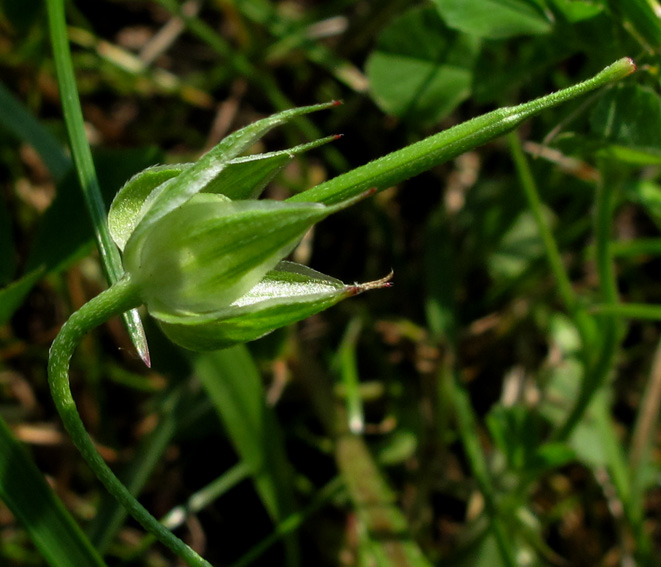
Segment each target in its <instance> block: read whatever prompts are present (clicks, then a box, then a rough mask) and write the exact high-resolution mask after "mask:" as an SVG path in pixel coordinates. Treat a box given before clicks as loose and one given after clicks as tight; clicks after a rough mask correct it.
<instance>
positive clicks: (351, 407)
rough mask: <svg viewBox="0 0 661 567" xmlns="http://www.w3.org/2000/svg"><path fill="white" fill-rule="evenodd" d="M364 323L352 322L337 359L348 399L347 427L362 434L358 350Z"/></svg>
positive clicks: (354, 320)
mask: <svg viewBox="0 0 661 567" xmlns="http://www.w3.org/2000/svg"><path fill="white" fill-rule="evenodd" d="M361 326H362V323H361V321H360V319H359V318H354V319H352V320H351V322H350V323H349V325H348V326H347V329H346V331H345V333H344V337H343V338H342V343H341V344H340V348H339V349H338V351H337V358H336V359H335V361H336V363H337V366H338V369H339V374H340V377H341V379H342V385H343V386H344V396H345V398H346V412H347V426H348V427H349V431H351V433H355V434H359V433H362V431H363V428H364V426H365V417H364V415H363V401H362V399H361V397H360V382H359V378H358V361H357V357H356V348H357V343H358V337H359V335H360V330H361Z"/></svg>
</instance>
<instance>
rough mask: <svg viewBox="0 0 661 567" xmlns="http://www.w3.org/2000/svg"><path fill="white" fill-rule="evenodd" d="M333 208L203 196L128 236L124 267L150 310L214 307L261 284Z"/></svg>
mask: <svg viewBox="0 0 661 567" xmlns="http://www.w3.org/2000/svg"><path fill="white" fill-rule="evenodd" d="M336 210H337V207H326V206H324V205H321V204H318V203H286V202H280V201H270V200H263V201H230V200H229V199H228V198H226V197H222V196H220V195H210V194H199V195H196V196H195V197H193V198H191V199H190V200H189V201H188V202H186V203H185V204H183V205H182V206H181V207H179V208H177V209H175V210H174V211H172V212H170V213H168V214H167V215H165V216H164V217H162V218H160V219H158V220H157V221H156V222H154V223H153V224H152V226H150V227H149V229H148V230H147V231H143V233H142V234H141V235H140V237H139V238H135V237H132V238H130V239H129V241H128V242H127V244H126V248H125V250H124V268H125V270H126V271H127V272H128V273H129V274H130V275H131V278H132V279H133V280H134V281H135V283H136V284H137V285H138V286H139V287H140V289H141V297H142V299H143V301H144V302H145V304H146V305H147V309H148V310H149V312H150V313H151V314H152V315H155V316H159V315H161V314H181V313H183V314H201V313H208V312H211V311H216V310H218V309H221V308H223V307H226V306H228V305H229V304H231V303H232V302H233V301H235V300H236V299H238V298H239V297H241V296H242V295H244V294H245V293H247V292H248V291H249V290H250V289H251V288H252V287H254V286H255V285H257V284H258V283H259V282H260V280H261V279H262V278H263V277H264V276H265V275H266V273H267V272H268V271H269V270H271V269H273V268H274V267H275V265H276V264H277V263H278V262H279V261H280V260H282V259H283V258H284V257H285V256H286V255H287V254H289V253H290V252H291V251H292V249H293V248H294V247H295V246H296V245H297V244H298V242H299V240H300V239H301V238H302V237H303V235H304V234H305V232H306V231H307V230H308V229H309V228H310V227H311V226H312V225H313V224H315V223H316V222H318V221H320V220H322V219H323V218H324V217H326V216H328V215H329V214H331V213H332V212H335V211H336Z"/></svg>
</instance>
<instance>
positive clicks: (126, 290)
mask: <svg viewBox="0 0 661 567" xmlns="http://www.w3.org/2000/svg"><path fill="white" fill-rule="evenodd" d="M140 303H141V301H140V298H139V293H138V288H137V286H136V285H135V284H134V283H133V282H132V281H131V280H130V279H129V278H127V277H125V278H123V279H122V280H120V281H119V282H117V283H116V284H115V285H113V286H112V287H110V288H109V289H107V290H106V291H104V292H102V293H101V294H99V295H97V296H96V297H95V298H94V299H92V300H90V301H89V302H87V303H86V304H85V305H83V306H82V307H81V308H80V309H79V310H78V311H76V312H75V313H74V314H73V315H72V316H71V317H70V318H69V320H68V321H67V322H66V323H65V324H64V326H63V327H62V330H61V331H60V333H59V334H58V335H57V337H56V338H55V340H54V341H53V345H52V347H51V350H50V358H49V361H48V381H49V384H50V388H51V394H52V396H53V401H54V402H55V406H56V407H57V410H58V412H59V414H60V416H61V418H62V421H63V422H64V426H65V427H66V429H67V431H68V432H69V435H70V436H71V439H72V440H73V442H74V444H75V445H76V447H77V448H78V450H79V451H80V452H81V454H82V455H83V457H84V458H85V460H86V461H87V463H88V465H89V466H90V468H91V469H92V470H93V471H94V473H95V474H96V476H97V477H98V478H99V480H101V482H102V483H103V484H104V486H105V487H106V489H107V490H108V492H110V493H111V494H112V495H113V496H114V497H115V498H116V499H117V500H118V501H119V502H120V503H121V504H122V505H123V506H124V507H125V508H126V509H127V510H128V511H129V513H130V514H131V515H132V516H133V517H134V518H135V519H136V520H137V521H138V522H139V523H140V524H141V525H142V526H143V527H144V528H145V529H146V530H148V531H149V532H151V533H152V534H154V535H155V536H156V537H157V538H158V540H159V541H160V542H161V543H163V544H164V545H165V546H167V547H168V548H170V549H171V550H172V551H173V552H174V553H176V554H177V555H179V557H181V558H182V559H184V560H185V561H187V562H188V564H189V565H190V566H191V567H211V565H210V564H209V563H208V562H207V561H205V560H204V559H202V558H201V557H200V556H199V555H198V554H197V553H195V551H193V550H192V549H191V548H190V547H188V546H187V545H186V544H185V543H184V542H182V541H181V540H180V539H179V538H177V537H176V536H175V535H174V534H173V533H172V532H171V531H170V530H168V529H167V528H165V527H164V526H163V525H162V524H161V523H160V522H159V521H158V520H157V519H156V518H154V517H153V516H152V515H151V514H150V513H149V512H148V511H147V510H146V509H145V508H144V507H143V506H142V505H141V504H140V503H139V502H138V501H137V500H136V499H135V498H134V496H133V495H132V494H131V493H130V492H129V490H128V489H127V488H126V487H125V486H124V485H123V484H122V483H121V481H120V480H119V479H118V478H117V477H116V476H115V474H114V473H113V472H112V471H111V470H110V468H109V467H108V465H107V464H106V463H105V461H104V460H103V457H101V455H100V454H99V452H98V451H97V450H96V447H95V446H94V442H93V441H92V439H91V438H90V436H89V434H88V433H87V431H86V430H85V426H84V425H83V422H82V420H81V419H80V415H79V413H78V410H77V408H76V403H75V401H74V399H73V396H72V394H71V388H70V386H69V363H70V361H71V357H72V355H73V353H74V350H75V349H76V347H77V346H78V344H79V343H80V341H81V340H82V338H83V337H84V336H85V334H86V333H87V332H88V331H90V330H92V329H94V328H95V327H98V326H99V325H101V324H102V323H104V322H105V321H107V320H108V319H110V318H111V317H113V316H115V315H119V314H121V313H123V312H125V311H127V310H129V309H133V308H134V307H137V306H138V305H140Z"/></svg>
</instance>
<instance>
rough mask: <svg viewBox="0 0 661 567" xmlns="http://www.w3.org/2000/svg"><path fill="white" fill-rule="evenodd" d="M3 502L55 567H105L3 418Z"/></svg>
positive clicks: (0, 462)
mask: <svg viewBox="0 0 661 567" xmlns="http://www.w3.org/2000/svg"><path fill="white" fill-rule="evenodd" d="M0 499H2V501H3V502H4V503H5V504H6V505H7V507H8V508H9V509H10V510H11V512H12V514H14V516H16V518H18V519H19V521H20V522H21V523H22V524H23V526H24V527H25V529H26V530H27V532H28V534H29V536H30V539H31V540H32V541H33V542H34V545H35V546H36V548H37V549H38V550H39V551H40V553H41V554H42V555H43V557H44V558H45V559H46V561H47V562H48V564H49V565H50V566H51V567H81V566H82V565H84V566H85V567H104V565H105V564H104V563H103V560H102V559H101V557H99V555H98V553H97V552H96V551H95V550H94V548H93V547H92V545H91V544H90V542H89V540H88V539H87V538H86V537H85V535H84V534H83V532H82V531H81V530H80V528H79V527H78V525H77V524H76V522H75V520H74V519H73V518H72V517H71V515H70V514H69V513H68V512H67V510H66V509H65V507H64V505H63V504H62V502H61V501H60V500H59V499H58V498H57V496H55V493H54V492H53V491H52V489H51V488H50V487H49V486H48V484H47V483H46V481H45V480H44V477H43V475H42V474H41V472H40V471H39V469H37V467H36V466H35V464H34V462H33V461H32V459H31V458H30V457H29V456H28V455H27V453H26V451H25V449H24V447H23V446H22V445H21V444H20V443H19V442H18V441H16V439H14V437H13V435H12V433H11V431H10V430H9V428H8V427H7V424H6V423H5V421H4V419H2V418H0Z"/></svg>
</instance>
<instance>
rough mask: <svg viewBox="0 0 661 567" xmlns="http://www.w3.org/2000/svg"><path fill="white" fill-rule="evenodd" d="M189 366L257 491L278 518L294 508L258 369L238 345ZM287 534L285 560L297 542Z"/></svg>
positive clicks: (292, 558) (278, 436)
mask: <svg viewBox="0 0 661 567" xmlns="http://www.w3.org/2000/svg"><path fill="white" fill-rule="evenodd" d="M194 367H195V371H196V374H197V377H198V378H199V380H200V381H201V382H202V384H203V386H204V388H205V390H206V392H207V394H208V395H209V398H210V399H211V401H212V402H213V404H214V406H215V408H216V411H217V412H218V415H219V416H220V418H221V420H222V422H223V424H224V426H225V429H226V430H227V433H228V435H229V437H230V439H231V441H232V443H233V445H234V447H235V449H236V451H237V453H238V454H239V455H241V459H242V460H243V461H244V462H245V463H246V464H247V465H248V467H250V470H251V473H252V475H253V479H254V482H255V486H256V488H257V492H258V493H259V495H260V498H261V499H262V501H263V503H264V506H265V507H266V509H267V510H268V512H269V515H270V516H271V518H272V519H273V521H274V522H275V523H276V524H277V523H279V522H281V521H282V520H284V519H285V518H286V517H287V516H288V515H289V514H291V513H292V512H293V511H294V504H293V488H292V475H291V471H290V466H289V463H288V461H287V458H286V456H285V451H284V446H283V442H282V435H281V433H280V428H279V427H278V423H277V421H276V418H275V415H274V414H273V412H272V411H271V410H270V408H269V407H268V406H267V405H266V401H265V398H264V390H263V387H262V383H261V377H260V375H259V371H258V370H257V367H256V366H255V363H254V361H253V360H252V357H251V355H250V352H249V351H248V349H247V348H246V347H245V346H243V345H241V346H236V347H232V348H229V349H225V350H221V351H216V352H212V353H208V354H203V355H199V356H197V357H196V358H195V361H194ZM292 541H293V540H288V542H289V543H287V552H288V556H289V563H290V564H296V563H297V561H298V559H297V548H296V546H295V544H294V543H291V542H292Z"/></svg>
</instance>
